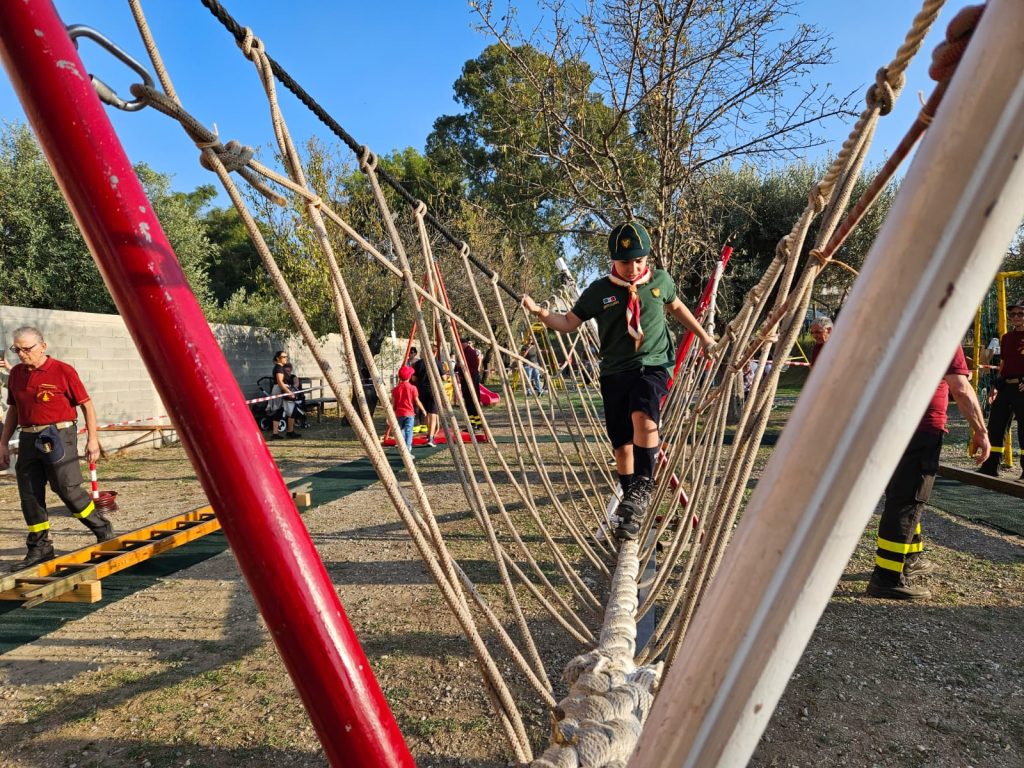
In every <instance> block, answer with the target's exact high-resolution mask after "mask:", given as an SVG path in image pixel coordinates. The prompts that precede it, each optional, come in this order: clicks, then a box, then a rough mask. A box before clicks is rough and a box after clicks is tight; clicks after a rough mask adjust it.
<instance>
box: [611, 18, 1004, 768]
mask: <svg viewBox="0 0 1024 768" xmlns="http://www.w3.org/2000/svg"><path fill="white" fill-rule="evenodd" d="M1021 30H1024V2H1021V1H1020V0H991V2H989V4H988V8H987V9H986V11H985V15H984V17H983V19H982V22H981V24H980V26H979V28H978V29H977V30H976V31H975V34H974V40H973V41H972V42H971V44H970V46H969V50H968V52H967V54H966V56H965V58H964V59H963V61H962V62H961V63H960V66H959V68H958V71H957V73H956V75H955V76H954V80H953V82H952V83H951V85H950V90H949V92H948V93H947V94H946V97H945V99H944V102H943V104H942V106H941V108H940V109H939V112H938V114H937V115H936V118H935V121H934V124H933V125H932V127H931V128H930V129H929V131H928V133H927V136H926V137H925V140H924V142H923V144H922V146H921V147H920V149H919V151H918V153H917V156H916V157H915V159H914V162H913V165H912V166H911V168H910V170H909V172H908V174H907V178H906V180H905V181H904V182H903V185H902V187H901V189H900V192H899V195H898V197H897V200H896V201H895V204H894V206H893V209H892V212H891V213H890V215H889V217H888V219H887V220H886V223H885V226H884V227H883V229H882V231H881V232H880V233H879V235H878V238H877V240H876V241H875V244H874V246H873V247H872V248H871V251H870V253H869V254H868V257H867V259H866V261H865V265H864V269H863V271H862V273H861V276H860V277H859V278H858V280H857V282H856V285H855V288H854V290H853V293H852V294H851V296H850V298H849V300H848V301H847V303H846V306H845V308H844V309H843V313H842V316H841V317H840V319H839V321H838V322H837V323H836V326H835V332H834V333H833V335H832V338H831V340H830V341H829V343H828V345H827V346H826V347H825V349H824V351H823V353H822V356H821V358H820V359H819V361H818V363H817V365H816V367H815V369H814V372H813V374H812V375H811V376H810V378H809V379H808V382H807V386H806V387H805V388H804V392H803V395H802V396H801V397H800V400H799V402H798V403H797V406H796V408H795V410H794V411H793V414H792V417H791V418H790V420H789V424H788V426H787V427H786V430H785V431H784V433H783V436H782V439H781V440H780V442H779V445H778V448H777V450H776V451H775V454H774V455H773V456H772V458H771V460H770V461H769V463H768V466H767V468H766V469H765V473H764V476H763V477H762V478H761V480H760V482H758V484H757V489H756V490H755V492H754V494H753V497H752V498H751V500H750V503H749V505H748V507H747V509H746V512H745V513H744V516H743V519H742V521H741V523H740V526H739V528H738V530H737V532H736V535H735V537H734V539H733V541H732V543H731V544H730V546H729V548H728V550H727V552H726V555H725V558H724V560H723V562H722V565H721V568H720V570H719V572H718V574H717V575H716V577H715V578H714V580H713V581H712V583H711V585H710V587H709V590H708V593H707V595H706V596H705V598H704V600H703V602H702V604H701V606H700V608H699V609H698V611H697V613H696V614H695V616H694V619H693V622H692V625H691V628H690V630H689V632H688V634H687V636H686V638H685V640H684V642H683V645H682V648H681V651H680V653H679V656H678V661H677V662H676V663H675V665H674V666H673V667H672V669H671V670H670V671H669V673H668V675H667V676H666V679H665V681H664V683H663V685H662V689H661V691H660V693H659V694H658V699H657V701H656V702H655V706H654V709H653V711H652V712H651V716H650V718H649V719H648V723H647V727H646V729H645V732H644V738H643V739H641V741H640V745H639V746H638V747H637V750H636V752H635V753H634V756H633V759H632V761H631V762H630V768H656V767H657V768H661V767H662V766H688V767H690V766H693V767H697V766H699V767H701V768H704V767H705V766H742V765H746V764H747V761H748V760H749V759H750V755H751V754H752V753H753V751H754V748H755V747H756V746H757V742H758V740H759V739H760V737H761V733H762V732H763V731H764V728H765V726H766V725H767V723H768V720H769V718H770V716H771V713H772V711H773V709H774V708H775V705H776V703H777V702H778V700H779V697H780V696H781V695H782V691H783V690H784V688H785V686H786V683H787V682H788V680H789V678H790V675H791V674H792V672H793V669H794V667H795V666H796V664H797V661H798V660H799V658H800V655H801V653H802V652H803V649H804V647H805V646H806V644H807V641H808V640H809V639H810V636H811V634H812V632H813V631H814V627H815V625H816V623H817V621H818V619H819V617H820V616H821V613H822V611H824V609H825V606H826V605H827V603H828V600H829V598H830V596H831V594H832V590H833V589H834V586H835V584H836V582H837V581H838V579H839V577H840V576H841V575H842V572H843V570H844V568H845V566H846V563H847V561H848V560H849V557H850V555H851V553H852V552H853V550H854V548H855V546H856V544H857V541H858V540H859V538H860V535H861V533H862V532H863V530H864V526H865V525H866V524H867V522H868V520H869V519H870V517H871V512H872V510H873V508H874V506H875V504H876V502H877V501H878V499H879V497H880V496H881V494H882V491H883V489H884V487H885V484H886V482H887V481H888V479H889V476H890V473H891V472H892V470H893V468H894V467H895V466H896V463H897V461H898V459H899V457H900V455H901V454H902V452H903V450H904V448H905V446H906V445H907V443H908V441H909V439H910V436H911V434H912V433H913V431H914V429H915V428H916V426H917V423H918V421H919V420H920V418H921V414H922V412H923V411H924V407H925V404H926V403H927V401H928V400H929V399H930V397H931V395H932V393H934V391H935V387H936V385H937V384H938V382H939V380H940V378H941V377H942V375H943V374H944V373H945V371H946V368H947V367H948V365H949V362H950V359H951V358H952V355H953V352H954V350H955V347H956V345H957V344H958V343H959V341H960V339H961V336H962V334H963V332H964V329H966V328H967V326H968V325H969V323H970V321H971V316H972V314H973V311H974V308H975V307H977V306H978V302H979V301H980V300H981V297H982V296H983V294H984V293H985V291H986V289H987V288H988V286H989V284H990V283H991V281H992V277H993V275H994V274H995V273H996V270H997V268H998V266H999V262H1000V260H1001V259H1002V256H1003V253H1004V252H1005V249H1006V246H1007V245H1008V244H1009V242H1010V240H1011V238H1012V236H1013V234H1014V231H1015V230H1016V228H1017V226H1018V225H1019V223H1020V221H1021V218H1022V216H1024V162H1022V154H1024V35H1021Z"/></svg>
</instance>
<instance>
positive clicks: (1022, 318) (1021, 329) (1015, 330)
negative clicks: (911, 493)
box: [978, 302, 1024, 479]
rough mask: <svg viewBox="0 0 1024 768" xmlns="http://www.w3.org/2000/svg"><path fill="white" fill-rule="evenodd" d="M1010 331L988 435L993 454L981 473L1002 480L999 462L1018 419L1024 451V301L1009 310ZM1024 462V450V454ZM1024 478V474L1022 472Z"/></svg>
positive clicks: (1005, 338) (1023, 453) (1002, 347)
mask: <svg viewBox="0 0 1024 768" xmlns="http://www.w3.org/2000/svg"><path fill="white" fill-rule="evenodd" d="M1006 316H1007V319H1008V320H1009V321H1010V330H1009V331H1007V332H1006V333H1004V334H1003V337H1002V339H1000V341H999V347H1000V351H1001V353H1002V360H1000V361H999V376H998V378H997V379H996V381H995V384H994V385H993V386H994V387H995V388H996V389H997V390H998V394H997V395H996V399H995V401H994V402H993V403H992V412H991V413H990V414H989V417H988V433H989V435H990V436H991V438H992V455H991V456H989V458H988V460H986V461H985V463H984V464H982V465H981V467H979V468H978V471H979V472H981V473H982V474H985V475H991V476H992V477H999V459H1000V458H1001V457H1002V455H1003V441H1004V440H1005V439H1006V429H1007V427H1009V426H1010V419H1011V418H1012V417H1013V416H1016V417H1017V445H1018V447H1019V448H1024V302H1017V303H1016V304H1011V305H1010V306H1009V307H1007V308H1006ZM1020 455H1021V458H1022V459H1024V450H1022V451H1021V453H1020ZM1021 478H1022V479H1024V472H1022V473H1021Z"/></svg>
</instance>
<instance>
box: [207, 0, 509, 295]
mask: <svg viewBox="0 0 1024 768" xmlns="http://www.w3.org/2000/svg"><path fill="white" fill-rule="evenodd" d="M199 1H200V2H201V3H202V4H203V5H205V6H206V8H207V9H208V10H209V11H210V13H212V14H213V15H214V17H216V19H217V20H218V21H219V22H220V23H221V24H223V25H224V27H225V28H226V29H227V30H228V31H229V32H230V33H231V34H232V35H234V36H235V40H237V41H238V42H239V43H241V42H242V41H243V40H244V39H245V28H244V27H242V26H241V25H240V24H239V23H238V22H237V21H235V20H234V18H232V16H231V14H229V13H228V12H227V11H226V10H224V6H222V5H221V4H220V3H219V2H218V0H199ZM267 60H268V61H269V62H270V67H271V69H272V70H273V72H274V76H275V77H276V78H277V79H278V80H279V81H280V83H281V85H283V86H284V87H285V88H287V89H288V90H289V91H291V92H292V93H293V94H295V97H296V98H297V99H298V100H299V101H301V102H302V103H303V104H305V105H306V108H307V109H309V111H310V112H312V113H313V114H314V115H316V116H317V118H318V119H319V120H320V122H321V123H323V124H324V125H325V126H327V128H329V129H330V130H331V131H332V132H333V133H334V135H335V136H337V137H338V138H339V139H341V140H342V141H344V142H345V143H346V144H347V145H348V147H349V149H351V150H352V151H353V152H354V153H355V154H356V155H357V156H358V155H359V154H360V152H361V150H362V148H363V145H361V144H360V143H359V142H358V141H356V140H355V139H354V138H353V137H352V136H351V135H350V134H349V133H348V131H346V130H345V129H344V128H342V127H341V125H339V123H338V121H337V120H335V119H334V118H333V117H331V115H330V114H329V113H328V112H327V110H325V109H324V108H323V107H322V106H320V104H318V103H317V101H316V99H314V98H313V97H312V96H310V95H309V94H308V93H307V92H306V90H305V89H304V88H303V87H302V86H301V85H299V84H298V83H297V82H295V80H294V79H293V78H292V76H291V75H289V74H288V73H287V72H286V71H285V70H284V68H283V67H282V66H281V65H280V64H278V63H277V62H276V61H274V59H272V58H271V57H270V55H269V54H268V55H267ZM377 175H378V176H380V177H381V178H382V179H384V181H385V182H386V183H387V185H388V186H390V187H391V188H392V189H393V190H395V192H397V193H398V194H399V195H400V196H401V197H402V199H403V200H405V201H406V202H407V203H409V205H411V206H414V207H415V206H416V204H417V203H419V202H420V201H419V200H418V199H416V198H415V197H413V196H412V195H411V194H410V193H409V191H408V190H407V189H406V188H405V187H403V186H402V183H401V182H400V181H399V180H398V179H396V178H395V177H394V176H392V175H391V174H390V173H388V172H387V170H386V169H384V168H383V167H381V166H378V167H377ZM424 218H425V219H426V220H427V221H428V222H429V223H430V224H431V225H432V226H433V227H434V228H435V229H436V230H437V231H438V232H440V233H441V235H442V236H443V237H444V238H445V239H446V240H447V241H448V242H449V243H451V244H452V245H454V246H455V247H456V248H460V249H461V248H462V243H463V240H462V239H461V238H458V237H456V236H455V235H453V234H452V233H451V232H450V231H449V230H448V229H447V228H446V227H445V226H444V225H443V224H442V223H441V222H440V221H438V220H437V219H436V218H435V217H434V215H433V214H432V213H430V211H427V213H426V215H425V216H424ZM468 255H469V260H470V261H471V262H473V264H474V265H476V267H477V269H479V270H480V271H481V272H483V273H484V274H485V275H487V277H488V278H495V277H496V273H495V272H494V270H493V269H491V268H490V267H488V266H487V265H486V264H485V263H484V262H482V261H480V260H479V259H478V258H477V257H476V256H474V255H473V254H472V253H469V254H468ZM497 284H498V287H499V288H501V289H502V290H503V291H505V293H507V294H508V295H509V296H511V297H512V298H513V299H515V300H516V302H517V303H518V302H519V301H521V299H522V294H520V293H519V292H518V291H514V290H512V289H511V288H510V287H509V286H508V285H506V284H505V282H504V281H503V280H502V279H501V278H500V277H498V278H497Z"/></svg>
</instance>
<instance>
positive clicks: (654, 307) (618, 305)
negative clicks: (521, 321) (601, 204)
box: [523, 221, 714, 540]
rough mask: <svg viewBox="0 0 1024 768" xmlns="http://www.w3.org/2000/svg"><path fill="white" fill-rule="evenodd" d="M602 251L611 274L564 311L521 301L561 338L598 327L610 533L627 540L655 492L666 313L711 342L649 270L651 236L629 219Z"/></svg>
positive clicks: (660, 274)
mask: <svg viewBox="0 0 1024 768" xmlns="http://www.w3.org/2000/svg"><path fill="white" fill-rule="evenodd" d="M608 251H609V255H610V256H611V262H612V269H611V272H610V273H609V274H608V275H606V276H604V277H602V278H599V279H598V280H595V281H594V282H593V283H591V284H590V285H589V286H588V287H587V288H586V290H584V291H583V293H582V294H581V295H580V297H579V300H578V301H577V302H576V304H575V306H574V307H573V308H572V309H571V310H570V311H569V312H566V313H565V314H562V313H560V312H551V311H549V310H547V309H544V308H543V307H541V306H540V305H539V304H537V302H535V301H534V300H533V299H532V298H530V297H529V296H524V297H523V307H524V308H525V309H526V310H527V311H528V312H530V313H532V314H533V315H536V316H537V318H538V319H539V320H540V321H541V322H542V323H544V325H546V326H547V327H548V328H551V329H552V330H555V331H560V332H562V333H569V332H571V331H574V330H576V329H577V328H579V327H580V325H582V324H583V322H584V321H586V320H589V319H591V318H593V319H594V320H596V322H597V328H598V338H599V339H600V344H601V349H600V356H601V396H602V397H603V398H604V413H605V426H606V429H607V431H608V437H609V439H610V440H611V443H612V448H613V449H614V451H615V466H616V469H617V471H618V473H619V481H620V483H621V484H622V490H623V491H624V495H623V499H622V503H621V504H619V509H618V514H619V518H620V522H619V526H618V528H617V529H616V531H615V535H616V537H618V538H620V539H626V540H631V539H635V538H636V536H637V534H638V533H639V531H640V524H641V523H642V522H643V517H644V515H645V514H646V512H647V506H648V504H649V503H650V500H651V492H652V491H653V490H654V470H655V467H656V466H657V460H658V449H659V446H660V437H659V435H658V423H659V421H660V418H661V400H662V398H663V397H664V396H665V394H666V393H667V392H668V377H669V374H668V371H669V368H670V367H671V366H672V365H673V363H674V360H675V355H674V350H673V349H672V343H671V341H670V340H669V335H668V326H667V324H666V322H665V313H666V312H669V313H671V314H672V316H673V317H674V318H676V320H678V321H679V322H680V323H682V324H683V326H684V327H685V328H686V329H687V330H689V331H692V332H693V333H694V335H696V336H697V338H698V339H699V340H700V342H701V344H702V345H703V346H704V347H705V348H706V347H708V346H710V345H711V344H713V343H714V339H713V338H712V337H711V336H710V335H708V333H707V331H705V330H704V328H703V327H701V324H700V323H699V322H697V319H696V318H695V317H694V316H693V314H692V313H691V312H690V310H689V309H687V308H686V305H685V304H683V302H682V301H680V299H679V297H678V296H677V295H676V286H675V283H673V282H672V278H671V277H669V275H668V273H667V272H665V271H664V270H662V269H653V270H652V269H650V268H649V267H648V265H647V259H648V256H650V253H651V237H650V235H649V234H648V233H647V230H646V229H644V227H643V225H642V224H640V223H639V222H636V221H630V222H626V223H625V224H620V225H619V226H617V227H615V229H613V230H612V231H611V234H610V235H609V237H608Z"/></svg>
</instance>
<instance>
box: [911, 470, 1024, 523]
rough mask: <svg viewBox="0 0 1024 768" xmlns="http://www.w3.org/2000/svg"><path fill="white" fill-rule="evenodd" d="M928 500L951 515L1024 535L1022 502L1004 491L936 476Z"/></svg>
mask: <svg viewBox="0 0 1024 768" xmlns="http://www.w3.org/2000/svg"><path fill="white" fill-rule="evenodd" d="M928 503H929V504H930V505H931V506H933V507H937V508H938V509H941V510H943V511H944V512H949V513H950V514H952V515H957V516H958V517H964V518H967V519H968V520H974V521H975V522H979V523H985V524H986V525H991V526H992V527H993V528H998V529H999V530H1000V531H1004V532H1005V533H1015V534H1017V535H1018V536H1024V501H1021V499H1018V498H1014V497H1013V496H1007V495H1006V494H1005V493H999V492H998V491H990V490H987V489H985V488H977V487H975V486H973V485H965V484H964V483H959V482H957V481H956V480H951V479H949V478H947V477H942V476H939V477H936V478H935V486H934V488H933V489H932V496H931V499H929V501H928Z"/></svg>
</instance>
